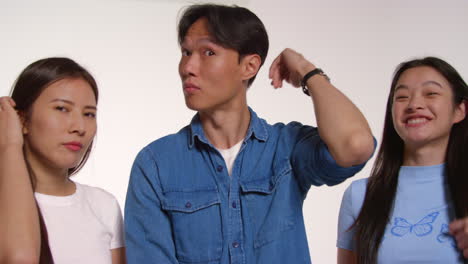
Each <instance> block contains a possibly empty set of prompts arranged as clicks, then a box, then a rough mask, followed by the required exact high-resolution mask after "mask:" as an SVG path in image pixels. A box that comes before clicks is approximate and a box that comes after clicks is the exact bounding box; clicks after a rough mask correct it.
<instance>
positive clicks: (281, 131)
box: [265, 121, 318, 137]
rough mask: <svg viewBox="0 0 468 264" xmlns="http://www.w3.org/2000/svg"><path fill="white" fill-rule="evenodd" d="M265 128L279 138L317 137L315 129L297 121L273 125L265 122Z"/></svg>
mask: <svg viewBox="0 0 468 264" xmlns="http://www.w3.org/2000/svg"><path fill="white" fill-rule="evenodd" d="M265 124H266V126H267V127H269V129H270V131H272V132H273V133H278V135H281V136H288V137H303V136H306V135H308V136H315V135H318V130H317V128H316V127H313V126H309V125H304V124H302V123H300V122H297V121H291V122H289V123H286V124H285V123H281V122H279V123H275V124H272V125H269V124H267V123H266V122H265Z"/></svg>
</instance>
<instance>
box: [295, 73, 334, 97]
mask: <svg viewBox="0 0 468 264" xmlns="http://www.w3.org/2000/svg"><path fill="white" fill-rule="evenodd" d="M316 74H319V75H322V76H323V77H325V79H327V81H330V78H329V77H328V76H327V75H326V74H325V73H324V72H323V71H322V69H320V68H315V69H314V70H311V71H310V72H308V73H307V74H306V75H304V78H302V81H301V86H302V91H303V92H304V93H305V94H306V95H308V96H310V94H309V89H307V86H306V83H307V80H308V79H309V78H310V77H312V76H314V75H316Z"/></svg>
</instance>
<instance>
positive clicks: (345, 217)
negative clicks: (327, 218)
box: [337, 164, 463, 264]
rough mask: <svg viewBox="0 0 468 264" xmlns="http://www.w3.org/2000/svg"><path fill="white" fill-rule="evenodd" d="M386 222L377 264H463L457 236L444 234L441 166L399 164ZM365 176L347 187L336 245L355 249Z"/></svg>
mask: <svg viewBox="0 0 468 264" xmlns="http://www.w3.org/2000/svg"><path fill="white" fill-rule="evenodd" d="M398 177H399V178H398V187H397V193H396V197H395V203H394V208H393V211H392V212H391V214H390V222H389V223H388V224H387V228H386V230H385V234H384V237H383V240H382V244H381V245H380V248H379V252H378V263H379V264H385V263H392V264H393V263H425V264H426V263H444V264H446V263H462V262H463V261H462V260H460V259H459V257H460V254H459V252H458V250H457V248H456V244H455V240H454V239H453V238H452V237H451V236H450V235H449V234H448V225H449V224H450V220H449V219H450V218H449V215H451V214H452V213H453V208H452V207H451V203H450V202H449V201H447V197H446V195H447V194H448V185H447V184H446V183H445V182H444V164H441V165H435V166H418V167H413V166H402V167H401V168H400V174H399V176H398ZM366 184H367V179H361V180H357V181H354V182H353V183H352V184H351V185H350V186H349V187H348V189H346V191H345V193H344V195H343V200H342V202H341V209H340V217H339V220H338V240H337V247H339V248H343V249H347V250H354V242H353V235H354V230H353V229H351V230H349V231H348V228H349V227H350V226H351V225H352V224H353V223H354V221H355V220H356V218H357V217H358V215H359V211H360V210H361V206H362V203H363V201H364V196H365V191H366Z"/></svg>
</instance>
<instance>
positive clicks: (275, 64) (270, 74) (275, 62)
mask: <svg viewBox="0 0 468 264" xmlns="http://www.w3.org/2000/svg"><path fill="white" fill-rule="evenodd" d="M280 57H281V54H280V55H278V56H277V57H276V58H275V59H274V60H273V62H272V63H271V66H270V69H269V72H268V77H269V78H270V79H272V78H273V73H274V72H275V71H276V70H277V69H278V65H279V62H280Z"/></svg>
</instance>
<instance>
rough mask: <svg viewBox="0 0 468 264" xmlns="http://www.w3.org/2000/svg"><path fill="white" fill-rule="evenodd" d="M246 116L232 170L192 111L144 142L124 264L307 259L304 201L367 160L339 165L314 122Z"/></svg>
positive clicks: (131, 190) (135, 171)
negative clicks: (173, 130) (187, 119)
mask: <svg viewBox="0 0 468 264" xmlns="http://www.w3.org/2000/svg"><path fill="white" fill-rule="evenodd" d="M250 113H251V121H250V125H249V129H248V131H247V134H246V137H245V139H244V141H243V143H242V146H241V148H240V151H239V154H238V156H237V158H236V160H235V162H234V165H233V168H232V175H231V177H230V176H229V175H228V171H227V168H226V165H225V162H224V160H223V158H222V156H221V154H220V153H219V152H218V151H217V150H216V149H215V148H214V146H213V145H212V144H210V142H209V141H208V140H207V138H206V137H205V135H204V133H203V129H202V126H201V123H200V119H199V116H198V115H195V117H194V118H193V120H192V122H191V124H190V125H189V126H186V127H184V128H183V129H182V130H180V131H179V132H178V133H177V134H173V135H169V136H166V137H163V138H161V139H158V140H156V141H154V142H153V143H151V144H149V145H148V146H146V147H145V148H144V149H143V150H141V152H140V153H139V154H138V156H137V157H136V160H135V163H134V165H133V167H132V171H131V176H130V183H129V186H128V192H127V199H126V205H125V230H126V246H127V249H126V250H127V259H128V263H129V264H147V263H184V264H188V263H193V264H195V263H196V264H215V263H223V264H228V263H230V264H241V263H248V264H250V263H268V264H275V263H281V264H284V263H294V264H299V263H311V261H310V255H309V249H308V245H307V237H306V231H305V226H304V220H303V213H302V206H303V202H304V199H305V197H306V195H307V191H308V190H309V188H310V186H311V185H316V186H318V185H322V184H327V185H335V184H338V183H340V182H342V181H344V180H345V179H346V178H348V177H350V176H352V175H354V174H355V173H356V172H358V171H359V170H361V169H362V167H363V166H364V164H361V165H358V166H354V167H350V168H342V167H340V166H338V165H337V164H336V162H335V161H334V160H333V158H332V156H331V155H330V153H329V151H328V150H327V147H326V145H325V143H324V142H323V141H322V140H321V138H320V137H319V135H318V131H317V128H314V127H311V126H304V125H302V124H300V123H298V122H291V123H289V124H287V125H285V124H282V123H278V124H275V125H269V124H267V123H266V121H265V120H263V119H260V118H258V117H257V115H256V114H255V112H254V111H252V110H251V109H250Z"/></svg>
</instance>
